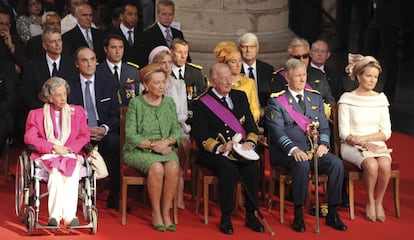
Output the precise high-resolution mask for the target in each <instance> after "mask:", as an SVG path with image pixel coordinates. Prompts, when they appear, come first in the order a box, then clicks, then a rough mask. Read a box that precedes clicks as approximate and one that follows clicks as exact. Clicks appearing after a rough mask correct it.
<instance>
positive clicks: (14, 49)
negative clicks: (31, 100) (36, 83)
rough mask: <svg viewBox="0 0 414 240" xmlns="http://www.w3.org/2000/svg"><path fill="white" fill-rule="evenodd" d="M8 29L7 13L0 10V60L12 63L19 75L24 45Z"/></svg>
mask: <svg viewBox="0 0 414 240" xmlns="http://www.w3.org/2000/svg"><path fill="white" fill-rule="evenodd" d="M10 27H11V24H10V16H9V13H8V12H6V11H4V10H2V9H0V37H1V38H0V58H1V59H3V60H5V61H8V62H10V63H13V64H14V67H15V70H16V73H18V74H20V73H21V69H22V66H23V64H24V61H25V54H24V45H23V43H22V42H21V40H20V38H19V36H18V35H17V34H14V33H12V32H11V29H10Z"/></svg>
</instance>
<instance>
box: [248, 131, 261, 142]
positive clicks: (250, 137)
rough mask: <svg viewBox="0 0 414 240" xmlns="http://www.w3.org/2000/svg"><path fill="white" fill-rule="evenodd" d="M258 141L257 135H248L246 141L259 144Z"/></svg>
mask: <svg viewBox="0 0 414 240" xmlns="http://www.w3.org/2000/svg"><path fill="white" fill-rule="evenodd" d="M258 139H259V136H258V135H257V134H256V133H248V134H247V137H246V141H247V140H250V141H252V142H254V144H257V140H258Z"/></svg>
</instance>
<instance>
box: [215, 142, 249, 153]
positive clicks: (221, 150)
mask: <svg viewBox="0 0 414 240" xmlns="http://www.w3.org/2000/svg"><path fill="white" fill-rule="evenodd" d="M235 143H236V142H235V141H233V140H231V141H228V142H226V143H225V144H223V145H221V146H219V147H218V152H219V153H220V154H222V153H225V152H229V151H231V150H232V149H233V145H234V144H235ZM241 148H242V149H243V150H246V151H249V150H253V149H254V146H253V144H251V143H249V142H244V143H242V145H241Z"/></svg>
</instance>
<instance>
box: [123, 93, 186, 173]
mask: <svg viewBox="0 0 414 240" xmlns="http://www.w3.org/2000/svg"><path fill="white" fill-rule="evenodd" d="M175 108H176V107H175V103H174V101H173V99H172V98H170V97H164V98H163V100H162V102H161V104H160V105H158V106H152V105H150V104H148V103H147V102H146V101H145V100H144V98H143V97H142V95H140V96H137V97H135V98H133V99H132V100H131V101H130V102H129V106H128V112H127V116H126V123H125V136H126V139H125V145H124V149H123V152H124V162H125V163H126V164H127V165H128V166H130V167H133V168H137V169H138V170H140V171H142V172H143V173H148V171H149V169H150V167H151V165H152V164H153V163H155V162H167V161H177V162H178V157H177V154H176V153H175V152H174V151H173V152H172V153H170V154H168V155H161V154H158V153H154V152H149V151H146V150H142V149H139V148H137V147H136V146H137V145H138V143H140V142H141V141H143V140H145V139H154V140H155V139H163V138H164V139H165V138H168V137H173V138H174V139H176V140H177V144H176V145H175V146H174V147H175V148H176V147H177V146H178V143H179V141H180V138H181V128H180V126H179V124H178V117H177V112H176V110H175Z"/></svg>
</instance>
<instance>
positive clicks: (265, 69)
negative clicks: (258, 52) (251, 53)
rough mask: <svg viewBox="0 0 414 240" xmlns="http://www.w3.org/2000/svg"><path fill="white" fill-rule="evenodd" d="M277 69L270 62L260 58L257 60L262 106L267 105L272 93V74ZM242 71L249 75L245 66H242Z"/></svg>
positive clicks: (258, 84)
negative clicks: (245, 70)
mask: <svg viewBox="0 0 414 240" xmlns="http://www.w3.org/2000/svg"><path fill="white" fill-rule="evenodd" d="M274 71H275V69H274V67H273V66H272V65H270V64H268V63H265V62H263V61H260V60H258V59H257V60H256V74H257V76H256V77H257V79H256V80H255V81H256V82H257V87H258V89H257V92H258V95H259V102H260V106H261V107H265V106H266V105H267V100H268V98H269V96H270V94H271V93H272V91H271V88H270V84H271V81H272V74H273V72H274ZM241 73H244V74H245V75H246V76H249V74H248V73H245V72H244V68H243V67H242V69H241Z"/></svg>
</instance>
